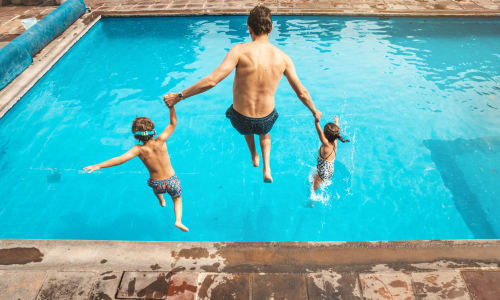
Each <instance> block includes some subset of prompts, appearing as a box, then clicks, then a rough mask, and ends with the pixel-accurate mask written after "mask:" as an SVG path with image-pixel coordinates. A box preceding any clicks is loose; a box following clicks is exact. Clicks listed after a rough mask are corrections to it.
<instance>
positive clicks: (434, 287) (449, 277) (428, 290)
mask: <svg viewBox="0 0 500 300" xmlns="http://www.w3.org/2000/svg"><path fill="white" fill-rule="evenodd" d="M411 278H412V280H413V286H414V288H415V294H416V295H417V297H418V299H422V300H424V299H455V300H469V299H470V298H469V296H468V294H467V288H466V287H465V283H464V281H463V279H462V277H461V276H460V272H459V271H437V272H415V273H412V274H411Z"/></svg>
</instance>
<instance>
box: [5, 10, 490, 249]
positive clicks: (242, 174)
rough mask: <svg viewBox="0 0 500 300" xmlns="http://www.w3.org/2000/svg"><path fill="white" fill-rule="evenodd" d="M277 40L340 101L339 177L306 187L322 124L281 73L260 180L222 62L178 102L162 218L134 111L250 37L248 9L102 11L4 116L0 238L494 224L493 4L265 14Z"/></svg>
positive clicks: (442, 235)
mask: <svg viewBox="0 0 500 300" xmlns="http://www.w3.org/2000/svg"><path fill="white" fill-rule="evenodd" d="M271 39H272V42H273V43H274V44H275V45H277V46H278V47H280V48H281V49H283V50H284V51H285V52H287V53H288V54H289V55H290V56H291V58H292V59H293V60H294V62H295V64H296V68H297V72H298V74H299V76H300V78H301V80H302V82H303V83H304V85H305V86H306V87H307V88H308V90H309V91H310V93H311V95H312V97H313V99H314V101H315V103H316V106H317V107H318V108H319V109H320V110H321V111H323V116H324V119H323V124H324V122H326V121H328V120H332V119H333V115H334V114H337V115H339V117H340V126H341V128H342V131H343V133H344V135H345V136H346V137H347V138H349V139H351V142H350V143H346V144H341V143H339V147H338V151H337V160H336V162H335V174H334V178H333V182H332V183H331V184H330V185H328V186H326V187H324V188H323V189H322V190H320V191H319V192H318V194H317V195H311V192H310V187H311V180H312V177H313V175H314V168H315V164H316V157H317V150H318V147H319V141H318V138H317V136H316V133H315V129H314V123H313V118H312V116H311V115H310V113H309V111H308V110H307V109H306V108H305V107H304V106H303V105H302V104H301V103H300V101H299V100H298V99H297V97H296V96H295V95H294V93H293V91H292V89H291V88H290V87H289V85H288V83H287V82H286V80H285V79H283V80H282V82H281V84H280V86H279V89H278V92H277V95H276V108H277V110H278V112H279V114H280V117H279V119H278V121H277V122H276V124H275V126H274V128H273V130H272V132H271V135H272V152H271V159H272V170H273V176H274V180H275V182H274V183H273V184H264V183H263V180H262V172H261V169H260V168H253V167H252V165H251V161H250V155H249V153H248V150H247V147H246V144H245V141H244V139H243V138H242V137H241V136H240V135H239V134H238V133H237V132H236V131H235V130H234V129H233V128H232V126H231V124H230V122H229V120H227V119H226V118H225V114H224V113H225V111H226V109H227V107H228V106H229V105H230V104H231V97H232V96H231V92H232V88H231V86H232V77H233V75H230V76H229V77H228V78H227V79H226V80H225V81H223V82H221V83H220V84H219V85H218V86H217V87H215V88H214V89H213V90H211V91H209V92H207V93H205V94H202V95H199V96H196V97H193V98H191V99H188V100H186V101H184V102H181V103H180V104H179V105H178V106H177V112H178V127H177V129H176V130H175V132H174V134H173V136H172V137H171V139H169V140H168V142H167V145H168V149H169V152H170V155H171V159H172V164H173V166H174V169H175V170H176V172H177V175H178V176H179V178H180V180H181V182H182V189H183V201H184V217H183V221H184V223H185V224H186V225H187V226H188V227H189V228H190V230H191V232H189V233H187V234H186V233H182V232H180V231H179V230H177V229H175V228H174V227H173V222H174V217H173V211H172V205H171V202H170V201H169V202H167V204H168V205H167V207H166V208H161V207H160V206H159V205H158V203H157V200H156V198H155V197H154V195H153V193H152V191H151V189H150V188H149V187H148V186H147V185H146V181H147V179H148V173H147V171H146V169H145V168H144V167H143V166H142V164H141V162H140V160H139V159H138V158H136V159H134V160H132V161H130V162H128V163H126V164H124V165H121V166H119V167H115V168H110V169H103V170H102V171H100V172H98V173H94V174H84V173H82V172H81V171H80V170H81V168H83V167H84V166H86V165H89V164H93V163H97V162H100V161H103V160H106V159H108V158H110V157H113V156H115V155H119V154H121V153H123V152H124V151H126V150H128V149H129V148H131V147H132V146H133V145H134V143H135V142H134V139H133V137H132V134H131V132H130V128H131V122H132V120H133V119H134V117H136V116H148V117H150V118H152V119H153V121H155V123H156V126H157V129H158V130H161V129H163V127H164V126H165V125H167V123H168V110H167V109H166V108H165V107H164V105H163V103H162V101H161V97H162V95H163V94H165V93H167V92H169V91H179V90H182V89H184V88H186V87H188V86H189V85H191V84H193V83H194V82H196V81H197V80H198V79H200V78H202V77H203V76H205V75H207V74H208V73H209V72H211V71H212V70H213V69H214V68H215V67H216V66H217V65H218V64H219V63H220V62H221V61H222V59H223V57H224V55H225V53H226V52H227V51H228V50H229V49H230V47H231V46H232V45H234V44H237V43H242V42H246V41H249V40H250V38H249V36H248V33H247V31H246V18H245V17H169V18H110V19H108V18H106V19H102V20H101V21H99V22H98V23H97V24H96V25H95V26H94V27H93V28H92V29H91V30H90V31H89V32H88V33H87V34H86V35H85V36H84V37H83V38H82V39H81V40H80V41H79V42H78V43H77V44H76V45H75V46H74V47H73V48H72V49H71V50H70V51H69V52H68V53H67V54H66V55H65V56H64V57H63V58H62V59H61V60H60V61H59V62H58V63H57V64H56V65H55V66H54V67H53V68H52V69H51V70H50V71H49V72H48V73H47V74H46V75H45V76H44V77H43V78H42V79H41V80H40V81H39V82H38V83H37V84H36V85H35V87H34V88H32V89H31V90H30V91H29V92H28V93H27V94H26V95H25V96H24V97H23V98H22V99H21V101H20V102H19V103H18V104H16V106H15V107H14V108H13V109H11V110H10V111H9V112H8V113H7V114H6V115H5V117H4V118H2V119H1V120H0V195H1V206H0V228H1V230H0V238H56V239H103V240H110V239H111V240H118V239H120V240H122V239H123V240H193V241H216V240H220V241H306V240H310V241H344V240H345V241H350V240H407V239H464V238H500V215H499V211H500V201H499V199H500V184H499V183H500V180H499V179H500V175H499V172H500V153H499V150H500V113H499V109H500V19H447V18H440V19H411V18H402V19H379V18H348V17H344V18H342V17H275V18H274V30H273V32H272V34H271Z"/></svg>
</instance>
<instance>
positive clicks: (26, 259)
mask: <svg viewBox="0 0 500 300" xmlns="http://www.w3.org/2000/svg"><path fill="white" fill-rule="evenodd" d="M42 258H43V254H42V252H40V250H38V249H37V248H34V247H32V248H9V249H0V265H25V264H28V263H31V262H41V261H42Z"/></svg>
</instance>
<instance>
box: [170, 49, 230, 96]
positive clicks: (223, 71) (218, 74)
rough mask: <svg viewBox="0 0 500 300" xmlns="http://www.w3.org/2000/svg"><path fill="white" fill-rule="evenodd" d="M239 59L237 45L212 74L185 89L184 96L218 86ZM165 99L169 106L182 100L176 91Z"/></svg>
mask: <svg viewBox="0 0 500 300" xmlns="http://www.w3.org/2000/svg"><path fill="white" fill-rule="evenodd" d="M238 60H239V45H236V46H234V47H233V48H231V50H229V52H228V53H227V55H226V58H224V60H223V61H222V63H221V64H220V65H219V66H218V67H217V68H216V69H215V70H214V71H213V72H212V73H211V74H210V75H208V76H206V77H204V78H202V79H201V80H200V81H198V82H197V83H195V84H194V85H192V86H190V87H188V88H187V89H185V90H183V91H182V98H183V99H185V98H189V97H191V96H194V95H197V94H200V93H203V92H205V91H208V90H209V89H211V88H213V87H214V86H216V85H217V84H218V83H219V82H221V81H222V80H223V79H224V78H226V77H227V75H229V74H230V73H231V72H232V71H233V70H234V68H236V65H237V64H238ZM163 101H165V104H167V105H168V106H172V105H175V104H176V103H177V102H179V101H181V99H180V97H179V96H178V94H176V93H168V94H167V95H165V96H164V97H163Z"/></svg>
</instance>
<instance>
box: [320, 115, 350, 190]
mask: <svg viewBox="0 0 500 300" xmlns="http://www.w3.org/2000/svg"><path fill="white" fill-rule="evenodd" d="M334 122H335V124H334V123H327V124H326V125H325V127H324V128H323V131H322V130H321V127H320V126H319V122H318V121H315V122H314V125H316V131H317V132H318V137H319V140H320V141H321V146H320V147H319V151H318V163H317V165H316V169H317V173H316V175H314V182H313V189H314V192H316V191H317V190H318V188H319V186H320V185H321V183H323V182H324V181H327V180H331V179H332V176H333V169H334V165H333V163H334V162H335V156H336V153H337V139H339V140H340V141H341V142H342V143H345V142H349V140H346V139H344V138H343V137H341V136H340V128H339V118H337V116H335V117H334Z"/></svg>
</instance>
